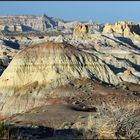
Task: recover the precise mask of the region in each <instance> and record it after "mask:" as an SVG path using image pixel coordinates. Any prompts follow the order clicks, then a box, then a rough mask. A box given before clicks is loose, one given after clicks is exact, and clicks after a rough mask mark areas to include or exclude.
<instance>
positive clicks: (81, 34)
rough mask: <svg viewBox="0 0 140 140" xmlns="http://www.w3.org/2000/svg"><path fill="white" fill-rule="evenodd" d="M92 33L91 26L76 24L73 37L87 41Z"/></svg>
mask: <svg viewBox="0 0 140 140" xmlns="http://www.w3.org/2000/svg"><path fill="white" fill-rule="evenodd" d="M89 32H90V25H85V24H76V25H75V26H74V31H73V37H74V38H81V39H86V38H87V34H88V33H89Z"/></svg>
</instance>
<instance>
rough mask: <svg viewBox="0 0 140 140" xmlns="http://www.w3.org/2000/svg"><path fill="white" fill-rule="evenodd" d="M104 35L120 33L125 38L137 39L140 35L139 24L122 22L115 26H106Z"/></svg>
mask: <svg viewBox="0 0 140 140" xmlns="http://www.w3.org/2000/svg"><path fill="white" fill-rule="evenodd" d="M103 32H104V33H118V34H122V35H123V36H125V37H137V36H139V35H140V26H139V24H134V23H133V22H124V21H120V22H117V23H115V24H106V25H105V27H104V29H103Z"/></svg>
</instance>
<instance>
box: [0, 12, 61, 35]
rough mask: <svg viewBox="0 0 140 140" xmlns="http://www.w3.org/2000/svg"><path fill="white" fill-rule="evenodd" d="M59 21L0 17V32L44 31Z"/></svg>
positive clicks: (44, 18)
mask: <svg viewBox="0 0 140 140" xmlns="http://www.w3.org/2000/svg"><path fill="white" fill-rule="evenodd" d="M58 21H59V19H55V18H51V17H48V16H46V15H44V16H0V30H1V31H5V32H24V31H46V30H47V29H48V28H53V27H55V26H57V25H58Z"/></svg>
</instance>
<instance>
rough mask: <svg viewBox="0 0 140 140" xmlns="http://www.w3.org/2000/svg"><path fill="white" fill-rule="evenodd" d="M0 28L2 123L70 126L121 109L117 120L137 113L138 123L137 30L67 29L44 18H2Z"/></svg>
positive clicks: (74, 25) (121, 25)
mask: <svg viewBox="0 0 140 140" xmlns="http://www.w3.org/2000/svg"><path fill="white" fill-rule="evenodd" d="M13 18H14V20H12V19H13ZM36 22H37V23H38V24H35V23H36ZM0 24H1V26H0V27H1V28H0V30H1V35H0V74H1V76H0V116H1V118H5V119H7V120H8V121H9V122H10V123H14V124H16V125H18V123H16V122H20V123H19V124H20V125H26V124H28V123H29V124H31V123H32V124H36V125H42V124H43V125H45V126H50V127H58V126H60V124H62V123H63V121H62V120H64V121H72V120H73V121H75V122H73V123H74V124H75V125H76V120H75V119H76V118H77V117H78V115H82V116H83V115H84V117H85V118H87V117H88V115H89V113H93V112H94V113H95V112H97V113H103V112H104V111H105V112H109V111H111V112H112V111H116V110H117V109H118V108H119V109H120V107H121V109H122V110H123V111H124V112H121V113H122V114H125V112H127V111H130V110H131V109H134V108H135V113H136V114H135V115H136V117H138V115H139V109H140V108H139V107H140V106H139V105H140V100H139V99H140V98H139V97H140V96H139V95H140V88H139V84H140V61H139V60H140V26H139V24H134V23H132V22H124V21H122V22H117V23H114V24H105V25H103V24H95V23H91V22H85V23H80V22H66V21H63V20H60V19H56V18H50V17H48V16H46V15H44V16H42V17H41V16H40V17H38V16H29V17H28V16H19V17H16V16H15V17H0ZM81 106H82V107H81ZM102 109H103V110H102ZM121 109H120V110H121ZM76 110H78V111H76ZM120 110H119V111H120ZM130 112H131V111H130ZM57 113H60V115H57ZM72 113H73V117H74V118H75V119H74V118H73V119H70V118H69V115H70V114H72ZM108 114H110V113H108ZM55 115H56V116H57V118H55V117H54V116H55ZM42 116H43V117H42ZM60 116H61V117H62V118H61V117H60ZM50 118H52V120H50V122H52V123H53V124H52V125H50V122H49V119H50ZM65 119H66V120H65ZM127 119H128V120H129V118H127ZM137 119H138V120H139V118H137ZM45 120H48V122H47V121H45ZM79 121H82V119H80V120H79ZM138 124H139V123H136V126H135V127H138V126H137V125H138ZM75 125H73V126H72V127H74V128H75ZM76 126H77V125H76ZM117 126H118V125H117ZM108 128H110V126H108ZM116 131H117V132H118V129H117V130H116ZM118 133H119V135H121V134H120V132H118ZM112 135H113V136H112ZM112 135H110V137H109V138H112V137H113V138H114V137H116V133H113V134H112ZM125 136H126V138H129V135H128V134H126V133H125ZM105 137H106V136H105ZM90 138H91V137H90ZM119 138H120V137H119ZM135 138H136V137H135Z"/></svg>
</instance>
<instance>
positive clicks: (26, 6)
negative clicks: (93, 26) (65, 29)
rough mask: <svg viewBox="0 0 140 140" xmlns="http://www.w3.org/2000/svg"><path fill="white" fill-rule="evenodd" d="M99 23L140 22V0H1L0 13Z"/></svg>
mask: <svg viewBox="0 0 140 140" xmlns="http://www.w3.org/2000/svg"><path fill="white" fill-rule="evenodd" d="M44 13H45V14H46V15H48V16H51V17H58V18H61V19H64V20H68V21H70V20H77V21H89V20H92V21H94V22H97V23H105V22H116V21H122V20H124V21H133V22H136V23H137V22H140V2H139V1H137V2H136V1H116V2H115V1H40V2H39V1H36V2H35V1H20V2H17V1H12V2H8V1H7V2H4V1H0V15H43V14H44Z"/></svg>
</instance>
